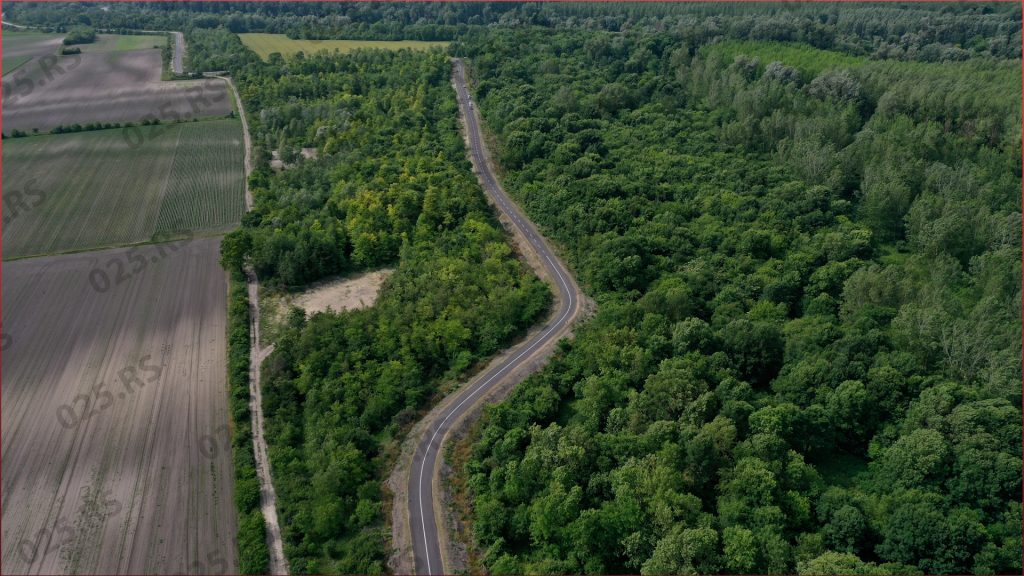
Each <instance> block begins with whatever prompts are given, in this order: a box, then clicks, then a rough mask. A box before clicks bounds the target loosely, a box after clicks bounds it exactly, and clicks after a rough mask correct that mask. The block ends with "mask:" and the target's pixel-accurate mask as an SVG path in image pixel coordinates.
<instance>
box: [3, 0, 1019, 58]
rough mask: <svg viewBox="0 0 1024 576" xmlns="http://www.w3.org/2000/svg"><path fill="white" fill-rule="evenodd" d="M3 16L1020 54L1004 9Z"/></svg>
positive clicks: (199, 11) (31, 20) (292, 10)
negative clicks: (642, 35) (582, 34)
mask: <svg viewBox="0 0 1024 576" xmlns="http://www.w3.org/2000/svg"><path fill="white" fill-rule="evenodd" d="M4 13H5V18H7V19H8V20H9V21H12V22H15V23H19V24H28V25H33V26H44V27H51V28H54V29H61V30H63V29H67V27H69V26H71V25H74V24H88V25H94V26H97V27H99V28H104V29H120V30H130V29H160V30H188V29H192V28H198V29H216V28H219V27H224V28H226V29H227V30H229V31H231V32H236V33H237V32H270V33H281V34H288V35H289V36H291V37H293V38H366V39H408V40H455V39H464V38H467V37H473V36H477V35H486V34H487V33H488V31H489V30H493V29H495V28H498V29H520V28H529V27H545V28H556V29H568V30H578V29H587V30H606V31H613V32H629V33H638V32H669V33H671V34H672V35H674V36H675V37H677V38H681V39H683V40H684V42H686V43H687V44H688V45H689V46H690V47H691V48H692V47H696V46H700V45H703V44H707V43H709V42H714V41H716V40H720V39H744V40H776V41H799V42H805V43H808V44H810V45H813V46H815V47H818V48H829V49H834V50H841V51H844V52H850V53H853V54H865V55H867V54H870V55H874V56H876V57H879V58H897V59H903V60H924V61H940V60H943V61H948V60H964V59H966V58H969V57H971V56H973V55H978V54H986V55H990V56H994V57H998V58H1016V57H1018V56H1019V54H1020V47H1021V16H1020V14H1021V7H1020V5H1019V4H1015V3H976V2H960V3H951V2H937V3H922V2H909V3H895V2H892V3H886V4H885V5H880V4H878V3H864V4H858V3H850V2H807V3H793V2H787V3H778V4H763V3H756V4H755V3H745V2H730V3H723V2H712V3H708V2H704V3H698V2H692V3H691V2H684V3H670V2H632V3H630V2H599V3H593V2H591V3H588V2H565V3H562V2H555V3H543V2H436V3H435V2H189V3H180V2H146V3H142V4H139V3H112V4H99V3H51V2H40V3H30V2H25V3H11V4H10V5H9V6H5V7H4ZM195 69H197V70H198V69H200V68H198V67H196V68H195Z"/></svg>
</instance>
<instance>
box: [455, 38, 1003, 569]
mask: <svg viewBox="0 0 1024 576" xmlns="http://www.w3.org/2000/svg"><path fill="white" fill-rule="evenodd" d="M458 49H459V50H460V51H461V52H464V53H466V54H467V55H468V56H469V58H470V61H471V62H473V63H474V70H475V75H476V77H477V80H478V100H479V103H480V107H481V110H482V111H483V113H484V116H485V119H486V120H487V124H488V126H490V127H492V128H493V129H494V130H495V131H496V133H497V135H498V139H499V141H500V142H501V148H502V151H503V157H502V158H503V165H504V166H505V167H506V168H507V169H508V174H507V180H506V182H507V184H506V186H507V188H508V190H509V191H510V192H511V193H512V194H513V195H514V196H516V197H517V198H518V199H519V200H520V201H522V202H523V204H524V206H525V207H526V210H527V212H529V214H530V215H531V217H532V218H534V219H535V220H536V221H538V222H539V223H540V224H541V225H542V226H543V227H544V229H545V233H546V234H550V235H551V236H553V237H554V238H555V239H556V240H557V241H559V242H560V243H561V244H562V245H563V246H565V247H566V248H567V251H568V254H569V255H570V257H572V258H573V259H574V260H575V265H576V268H577V269H578V270H579V271H580V272H581V279H582V280H583V281H584V282H586V283H587V284H588V285H589V287H590V290H591V291H592V292H593V294H595V296H596V298H597V300H598V302H599V312H598V314H597V316H596V317H595V318H594V319H593V321H592V322H591V323H590V324H589V325H587V326H586V327H585V328H584V329H582V330H581V331H580V333H579V335H578V337H577V339H576V340H575V341H574V342H573V343H572V345H571V347H569V348H568V350H567V351H566V353H565V354H564V355H563V356H562V357H561V358H558V359H557V360H556V361H555V362H554V363H553V364H552V365H551V366H550V367H549V368H548V369H547V370H545V371H543V372H542V373H540V374H538V375H537V376H535V377H533V378H531V379H530V380H528V381H527V382H526V383H524V385H522V386H521V387H519V388H518V389H517V390H516V391H515V392H514V393H513V395H512V396H511V397H510V398H509V399H508V401H506V402H505V403H503V404H502V405H501V406H499V407H496V408H494V409H492V410H490V411H489V415H488V417H487V421H486V423H485V425H484V426H482V428H481V430H480V432H479V436H478V441H477V443H476V445H475V446H474V449H473V455H472V457H471V459H470V461H469V463H468V465H467V467H466V474H467V476H468V485H469V489H470V491H471V493H472V494H473V495H474V498H475V512H474V527H475V538H476V543H477V546H478V549H479V551H480V554H481V555H482V558H483V561H484V563H485V565H486V566H487V567H488V569H489V570H490V571H491V572H492V573H528V572H529V573H534V572H537V573H574V572H580V571H585V572H593V573H618V572H641V573H645V574H662V573H690V572H699V573H709V572H727V573H776V572H794V571H796V572H800V573H807V574H821V573H861V574H867V573H908V572H918V573H937V574H942V573H967V572H973V573H1004V572H1017V571H1019V570H1020V569H1021V565H1020V558H1021V547H1020V530H1021V525H1020V503H1019V496H1020V490H1021V446H1020V431H1021V429H1020V422H1021V412H1020V406H1021V389H1020V381H1021V371H1020V362H1019V360H1020V346H1021V332H1020V327H1021V316H1020V312H1021V309H1020V301H1021V287H1020V274H1021V268H1020V266H1021V264H1020V263H1021V244H1020V242H1021V229H1020V220H1021V216H1020V210H1021V206H1020V190H1021V180H1020V176H1021V167H1020V153H1021V150H1020V122H1021V116H1020V101H1021V94H1020V62H1019V61H1009V62H1006V61H998V60H980V61H969V62H964V63H944V64H932V63H921V62H906V63H902V62H893V61H871V60H868V59H866V58H864V57H859V56H850V55H848V54H841V53H836V52H828V51H822V50H820V49H816V48H813V47H810V46H807V45H797V44H779V43H765V42H749V41H747V42H737V43H728V42H727V43H724V44H716V45H712V46H708V47H706V48H699V47H695V49H694V50H692V51H691V50H690V49H688V48H687V47H685V46H678V45H674V44H672V43H671V42H670V41H669V40H668V39H667V38H665V37H662V36H658V35H652V36H643V35H636V36H611V35H603V34H577V33H564V34H559V35H555V36H552V35H539V34H536V33H506V34H492V35H489V36H487V37H481V38H480V39H479V40H478V41H473V42H467V43H466V44H465V45H464V46H460V47H459V48H458Z"/></svg>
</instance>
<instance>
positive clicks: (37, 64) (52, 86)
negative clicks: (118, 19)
mask: <svg viewBox="0 0 1024 576" xmlns="http://www.w3.org/2000/svg"><path fill="white" fill-rule="evenodd" d="M44 64H45V65H44ZM162 65H163V64H162V60H161V55H160V50H152V49H150V50H135V51H129V52H94V53H83V54H74V55H70V56H60V57H52V58H50V59H49V60H46V61H45V62H44V59H43V58H37V59H36V60H34V61H33V62H29V63H28V64H26V65H24V66H22V67H21V68H19V69H17V70H15V71H14V72H13V73H12V74H9V75H7V76H5V77H4V95H3V126H4V130H5V131H6V132H8V133H9V132H10V131H11V130H15V129H18V130H24V131H26V132H28V131H31V130H32V129H34V128H35V129H39V130H40V131H49V130H50V129H52V128H54V127H56V126H62V125H63V126H69V125H71V124H75V123H77V124H88V123H90V122H109V123H125V122H140V121H142V120H145V119H147V118H160V119H162V120H179V119H186V120H187V119H191V118H201V117H208V116H222V115H226V114H228V113H229V112H231V101H230V100H229V98H228V95H227V89H226V87H225V86H224V84H223V82H219V81H217V80H213V79H205V80H187V81H185V80H183V81H173V82H162V81H161V80H160V71H161V68H162Z"/></svg>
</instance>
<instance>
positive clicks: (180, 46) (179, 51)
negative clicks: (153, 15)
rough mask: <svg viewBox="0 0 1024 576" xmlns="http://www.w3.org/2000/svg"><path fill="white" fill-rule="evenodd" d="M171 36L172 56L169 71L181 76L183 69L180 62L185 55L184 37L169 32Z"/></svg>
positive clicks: (179, 33)
mask: <svg viewBox="0 0 1024 576" xmlns="http://www.w3.org/2000/svg"><path fill="white" fill-rule="evenodd" d="M171 36H174V56H172V57H171V70H173V71H174V73H175V74H183V73H184V72H185V67H184V65H182V63H181V61H182V58H183V56H184V55H185V35H184V34H182V33H181V32H171Z"/></svg>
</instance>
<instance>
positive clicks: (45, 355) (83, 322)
mask: <svg viewBox="0 0 1024 576" xmlns="http://www.w3.org/2000/svg"><path fill="white" fill-rule="evenodd" d="M176 245H177V246H180V248H179V249H177V250H172V249H170V248H168V247H167V246H166V245H164V246H146V247H144V248H141V249H137V250H135V252H132V254H136V253H137V254H138V255H141V257H143V258H144V259H146V261H147V264H146V265H145V266H144V267H143V268H142V269H141V270H140V271H139V272H137V273H130V274H129V275H128V277H127V279H125V280H124V281H123V282H122V283H121V284H119V285H114V286H111V287H109V288H106V289H104V290H102V291H97V290H96V287H95V286H94V284H93V283H92V282H90V272H91V271H92V270H93V269H95V268H96V267H98V266H106V263H107V262H108V261H110V260H112V259H121V260H122V261H124V262H125V264H126V268H125V270H128V271H131V270H132V269H133V268H134V264H133V263H132V262H129V261H128V260H127V257H128V254H129V250H128V249H115V250H106V251H102V252H92V253H88V254H78V255H68V256H56V257H46V258H34V259H30V260H23V261H18V262H11V263H5V264H4V265H3V276H4V278H3V328H4V332H5V334H7V335H8V336H9V340H8V342H6V346H5V349H4V352H3V359H4V362H3V374H2V379H3V387H2V400H3V403H2V419H3V433H2V443H3V462H2V464H3V471H4V474H3V549H2V557H3V564H2V566H0V571H2V572H3V573H4V574H22V573H44V574H53V573H97V574H115V573H122V574H123V573H135V574H139V573H203V574H215V573H224V574H230V573H236V572H237V570H238V568H237V559H236V558H235V540H236V539H237V525H236V523H237V519H236V513H235V506H234V497H233V489H234V488H233V484H232V479H233V473H232V464H231V450H230V435H229V431H228V429H227V422H228V417H227V409H228V408H227V394H226V391H225V390H226V382H225V376H226V374H225V370H224V366H225V364H226V353H227V351H226V343H225V337H226V334H225V329H226V325H225V322H226V320H225V311H226V306H227V304H226V299H227V279H226V276H225V273H224V271H223V270H222V269H221V268H220V265H219V262H218V260H219V256H220V250H219V246H220V241H219V239H215V238H214V239H203V240H196V241H191V242H186V243H179V244H176ZM98 285H99V286H103V285H102V283H100V284H98ZM87 413H88V414H89V416H85V414H87Z"/></svg>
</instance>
